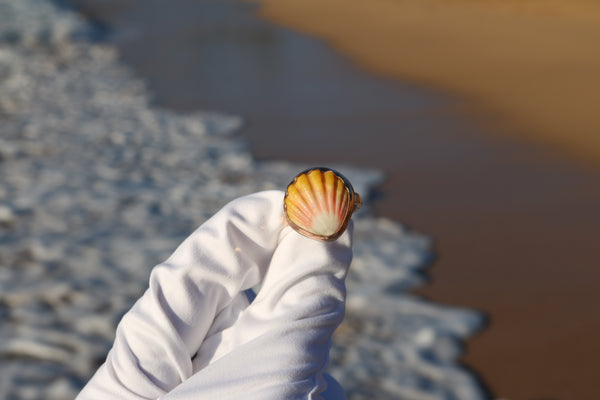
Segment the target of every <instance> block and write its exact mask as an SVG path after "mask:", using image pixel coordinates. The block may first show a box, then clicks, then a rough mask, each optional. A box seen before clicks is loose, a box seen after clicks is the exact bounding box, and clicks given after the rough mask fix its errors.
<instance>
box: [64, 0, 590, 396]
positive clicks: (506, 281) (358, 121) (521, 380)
mask: <svg viewBox="0 0 600 400" xmlns="http://www.w3.org/2000/svg"><path fill="white" fill-rule="evenodd" d="M76 3H79V4H86V3H87V7H88V8H87V12H88V15H90V16H92V17H93V18H95V19H96V20H98V21H101V22H104V23H105V24H106V26H107V28H109V29H108V30H107V32H109V34H108V36H107V39H108V40H110V41H112V42H113V43H116V44H117V45H118V46H119V48H120V50H121V51H122V52H123V58H124V60H125V61H126V62H128V63H129V64H130V65H132V66H133V67H134V69H135V70H136V72H137V73H138V74H140V75H141V76H142V77H144V78H145V79H147V80H148V82H149V84H150V87H151V90H152V91H153V92H154V93H155V94H156V102H157V103H158V104H159V105H163V106H166V107H170V108H174V109H178V110H184V111H190V110H195V109H213V110H218V111H226V112H231V113H234V114H240V115H243V116H244V117H246V118H247V120H248V125H247V126H246V128H245V129H244V130H243V131H242V135H244V136H245V137H247V138H248V139H249V140H250V144H251V146H252V149H253V153H254V154H255V155H256V156H257V157H259V158H270V159H285V160H290V161H301V162H307V163H327V164H329V163H332V162H354V163H357V164H359V165H365V166H371V167H379V168H383V169H384V170H386V171H387V173H388V180H387V181H386V183H385V184H384V185H383V186H382V188H381V190H382V193H381V196H379V198H376V199H371V200H372V204H374V205H375V208H376V211H377V212H378V213H379V214H381V215H385V216H388V217H392V218H395V219H397V220H398V221H401V222H404V223H407V224H409V225H410V226H412V227H413V228H415V229H417V230H419V231H421V232H424V233H427V234H431V235H434V236H435V238H436V242H437V245H436V248H437V254H438V259H437V261H436V262H435V264H434V265H433V266H432V268H431V271H430V272H431V276H432V278H433V281H432V283H431V284H430V285H428V286H427V287H425V288H424V289H423V290H421V291H420V293H421V294H424V295H426V296H428V297H430V298H432V299H434V300H435V301H439V302H443V303H452V304H458V305H462V306H467V307H470V308H477V309H480V310H484V311H485V312H487V313H488V314H489V316H490V325H489V329H487V330H486V331H485V332H483V333H482V334H480V335H479V336H478V337H476V338H475V339H473V340H472V341H470V342H469V343H468V351H467V356H466V357H465V362H466V364H467V365H468V366H470V367H472V368H474V369H475V370H476V371H477V373H479V375H480V377H481V378H482V380H483V382H484V383H485V385H486V386H487V387H488V388H489V389H490V390H491V391H492V392H493V393H494V395H495V396H496V397H503V398H509V399H512V400H518V399H528V400H531V399H542V398H548V399H550V398H552V399H595V398H599V397H600V389H599V388H598V386H597V382H596V381H595V379H594V378H595V374H596V364H597V362H596V357H595V355H597V354H600V351H599V350H600V349H599V348H598V347H599V346H598V344H597V343H596V337H597V336H598V333H600V313H598V311H597V309H596V304H598V301H599V297H600V295H599V294H598V293H597V291H596V288H595V286H596V282H598V280H599V278H600V272H599V271H598V268H597V266H598V263H597V261H596V257H597V250H596V248H597V246H596V240H597V237H598V236H599V235H598V234H599V233H600V232H599V228H598V226H599V224H598V221H600V211H599V210H598V204H600V188H599V185H598V184H597V182H598V181H599V178H600V172H598V169H596V168H593V167H589V166H588V165H585V164H582V163H578V162H576V161H577V160H576V159H573V158H572V154H574V153H569V152H565V154H563V153H560V152H557V151H556V148H555V147H542V146H539V145H537V144H534V143H533V142H523V141H522V140H519V139H516V138H517V134H518V133H519V130H517V129H508V127H512V126H513V122H512V120H510V121H508V120H506V119H503V118H500V116H499V114H501V113H497V112H492V111H490V112H489V113H484V112H482V111H481V109H480V108H472V107H470V105H469V104H468V103H466V102H465V101H463V100H460V99H459V98H457V97H452V96H448V95H443V94H441V93H438V92H435V91H433V90H431V89H426V88H425V87H420V86H416V85H414V84H409V83H407V82H406V81H391V80H388V79H385V78H380V77H377V76H373V75H372V74H369V73H366V72H365V70H364V69H363V68H361V67H357V66H356V65H353V64H352V63H351V62H349V61H348V60H347V59H345V58H343V57H340V56H339V55H337V54H336V53H334V52H332V51H331V50H330V48H328V47H327V46H325V45H323V43H322V42H320V41H318V40H315V39H312V38H310V37H306V36H302V35H298V34H296V33H294V32H291V31H289V30H286V29H282V28H278V27H275V26H273V25H271V24H266V23H264V22H261V21H259V20H257V19H256V18H254V17H253V12H254V11H255V8H254V6H253V5H252V4H247V3H241V2H239V1H202V2H189V1H187V2H186V1H184V0H182V1H178V2H174V3H172V7H170V8H169V10H168V12H167V11H165V9H164V7H162V6H161V2H159V1H154V0H148V1H147V2H145V3H144V7H143V8H142V7H139V4H137V3H136V2H135V1H129V2H127V3H123V2H120V3H118V5H116V4H117V3H116V2H113V3H112V8H111V2H107V1H101V2H94V1H93V0H78V1H76ZM175 4H177V6H175ZM306 4H309V5H310V4H312V3H310V2H307V3H306ZM136 5H137V6H138V7H136ZM207 5H208V6H207ZM128 7H129V8H128ZM299 15H300V14H299ZM282 19H283V17H282ZM341 19H342V18H341V17H340V20H341ZM316 20H318V18H317V19H316ZM317 33H318V32H317ZM365 36H366V35H365ZM365 40H366V39H365ZM336 46H337V44H336ZM408 77H409V78H410V76H408ZM440 87H444V86H443V85H441V86H440ZM492 116H493V117H492ZM515 126H516V125H515Z"/></svg>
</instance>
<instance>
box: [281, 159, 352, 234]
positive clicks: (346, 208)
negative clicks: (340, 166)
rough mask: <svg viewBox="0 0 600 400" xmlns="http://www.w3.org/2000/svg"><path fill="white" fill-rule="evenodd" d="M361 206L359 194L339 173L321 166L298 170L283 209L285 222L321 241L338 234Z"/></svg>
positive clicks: (286, 195) (344, 228)
mask: <svg viewBox="0 0 600 400" xmlns="http://www.w3.org/2000/svg"><path fill="white" fill-rule="evenodd" d="M361 206H362V200H361V198H360V195H359V194H358V193H356V192H355V191H354V189H353V188H352V185H351V184H350V182H349V181H348V179H346V177H344V176H343V175H342V174H340V173H339V172H337V171H335V170H333V169H330V168H324V167H317V168H309V169H307V170H305V171H302V172H300V173H299V174H298V175H296V176H295V177H294V179H293V180H292V182H291V183H290V184H289V185H288V187H287V190H286V192H285V197H284V200H283V210H284V214H285V217H286V219H287V222H288V224H289V225H290V226H291V227H292V228H293V229H294V230H296V231H297V232H298V233H300V234H301V235H304V236H307V237H309V238H311V239H315V240H321V241H326V242H329V241H333V240H336V239H337V238H338V237H340V236H341V235H342V234H343V233H344V231H345V230H346V227H347V226H348V223H349V222H350V218H351V217H352V213H354V211H356V210H358V209H359V208H360V207H361Z"/></svg>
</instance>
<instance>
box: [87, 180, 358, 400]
mask: <svg viewBox="0 0 600 400" xmlns="http://www.w3.org/2000/svg"><path fill="white" fill-rule="evenodd" d="M282 204H283V193H282V192H280V191H268V192H261V193H257V194H253V195H249V196H246V197H242V198H239V199H237V200H234V201H232V202H231V203H229V204H228V205H227V206H225V207H224V208H223V209H222V210H221V211H219V212H218V213H217V214H215V215H214V216H213V217H212V218H211V219H209V220H208V221H207V222H206V223H204V224H203V225H202V226H201V227H200V228H198V229H197V230H196V231H195V232H194V233H193V234H192V235H191V236H189V237H188V238H187V239H186V240H185V241H184V242H183V243H182V244H181V245H180V246H179V247H178V248H177V250H176V251H175V252H174V254H173V255H172V256H171V257H170V258H169V259H167V260H166V261H165V262H164V263H162V264H159V265H158V266H156V267H155V268H154V269H153V271H152V273H151V275H150V286H149V289H148V290H147V291H146V293H145V294H144V295H143V296H142V298H141V299H140V300H138V302H137V303H136V304H135V305H134V306H133V307H132V309H131V310H130V311H129V312H128V313H127V314H125V316H124V317H123V319H122V320H121V322H120V323H119V326H118V327H117V333H116V339H115V342H114V345H113V347H112V349H111V350H110V352H109V354H108V356H107V359H106V362H105V363H104V364H103V365H102V366H101V367H100V369H99V370H98V371H97V372H96V374H95V375H94V377H93V378H92V379H91V381H90V382H89V383H88V384H87V386H86V387H85V388H84V389H83V391H82V392H81V393H80V394H79V396H78V397H77V400H88V399H157V398H160V399H165V400H183V399H192V398H194V399H198V398H206V399H213V398H215V399H219V400H225V399H240V398H243V399H261V400H264V399H277V400H281V399H319V398H326V399H340V398H345V396H344V394H343V391H341V389H340V388H339V386H336V383H335V381H333V380H332V379H331V378H330V377H329V378H328V377H326V376H325V375H324V372H323V371H324V369H325V367H326V365H327V361H328V357H329V348H330V346H331V336H332V334H333V331H334V330H335V328H336V327H337V326H338V325H339V323H340V322H341V321H342V319H343V316H344V302H345V284H344V279H345V277H346V273H347V269H348V267H349V265H350V261H351V259H352V250H351V231H352V226H351V225H350V226H349V228H348V230H347V231H346V232H345V233H344V234H343V235H342V236H341V237H340V238H339V239H338V240H337V241H335V242H319V241H316V240H313V239H309V238H306V237H304V236H301V235H300V234H298V233H297V232H295V231H294V230H293V229H292V228H290V227H289V226H287V224H286V223H285V220H284V216H283V211H282ZM260 283H262V286H261V289H260V291H259V293H258V295H257V296H256V298H255V299H254V300H253V301H252V302H250V299H249V298H248V290H249V289H250V288H252V287H255V286H256V285H258V284H260ZM107 295H110V294H107ZM328 383H329V387H328V388H327V386H328ZM326 388H327V391H326Z"/></svg>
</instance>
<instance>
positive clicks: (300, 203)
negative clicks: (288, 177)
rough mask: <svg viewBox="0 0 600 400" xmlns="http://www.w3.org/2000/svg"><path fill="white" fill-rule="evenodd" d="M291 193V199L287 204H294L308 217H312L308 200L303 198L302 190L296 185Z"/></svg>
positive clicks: (291, 188) (292, 187)
mask: <svg viewBox="0 0 600 400" xmlns="http://www.w3.org/2000/svg"><path fill="white" fill-rule="evenodd" d="M289 192H290V195H291V196H290V197H291V198H290V199H289V202H287V203H288V204H293V205H294V206H296V207H297V208H300V209H301V210H302V211H303V212H304V214H306V215H307V216H310V214H311V209H310V204H308V203H307V201H306V199H305V198H304V197H302V192H301V191H300V190H298V188H297V187H296V186H295V185H292V186H290V189H289Z"/></svg>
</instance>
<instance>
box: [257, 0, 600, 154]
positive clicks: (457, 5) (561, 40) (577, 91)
mask: <svg viewBox="0 0 600 400" xmlns="http://www.w3.org/2000/svg"><path fill="white" fill-rule="evenodd" d="M261 4H262V8H261V10H260V15H261V16H262V17H264V18H266V19H268V20H270V21H273V22H276V23H280V24H284V25H286V26H289V27H293V28H295V29H298V30H300V31H302V32H305V33H308V34H311V35H316V36H318V37H320V38H323V39H325V40H326V41H327V42H329V43H330V44H332V45H333V47H334V48H336V49H338V50H340V51H342V52H343V53H345V54H347V55H349V56H350V57H351V58H352V59H353V60H354V61H356V62H358V63H359V64H360V65H362V66H364V67H367V68H368V69H370V70H372V71H374V72H377V73H380V74H384V75H386V76H390V77H395V78H401V79H403V80H411V81H414V82H419V83H422V84H425V85H427V86H430V87H435V88H436V89H442V90H447V91H449V92H451V93H457V94H460V95H462V96H464V97H465V98H466V99H468V100H471V101H470V102H469V103H468V106H470V107H477V108H479V109H481V111H483V112H486V113H489V114H492V115H494V116H497V118H498V121H502V122H504V123H506V124H509V125H510V126H511V128H512V130H513V131H514V132H516V134H517V135H518V137H519V138H520V139H523V140H527V139H533V140H535V141H538V142H543V143H547V144H549V145H552V146H554V147H557V148H559V149H561V150H566V151H569V152H573V153H576V154H577V155H578V156H580V157H585V158H586V159H588V160H595V161H600V134H599V132H600V113H598V105H599V104H600V90H599V89H600V74H599V73H598V71H599V70H600V52H599V51H598V43H600V3H598V2H595V1H591V0H573V1H567V0H562V1H561V0H549V1H535V0H529V1H518V0H508V1H499V0H487V1H472V0H461V1H452V2H448V1H441V0H421V1H413V2H410V1H399V0H396V1H390V0H373V1H369V2H364V1H357V0H350V1H347V0H344V1H342V0H329V1H320V0H291V1H277V0H266V1H263V2H261Z"/></svg>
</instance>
